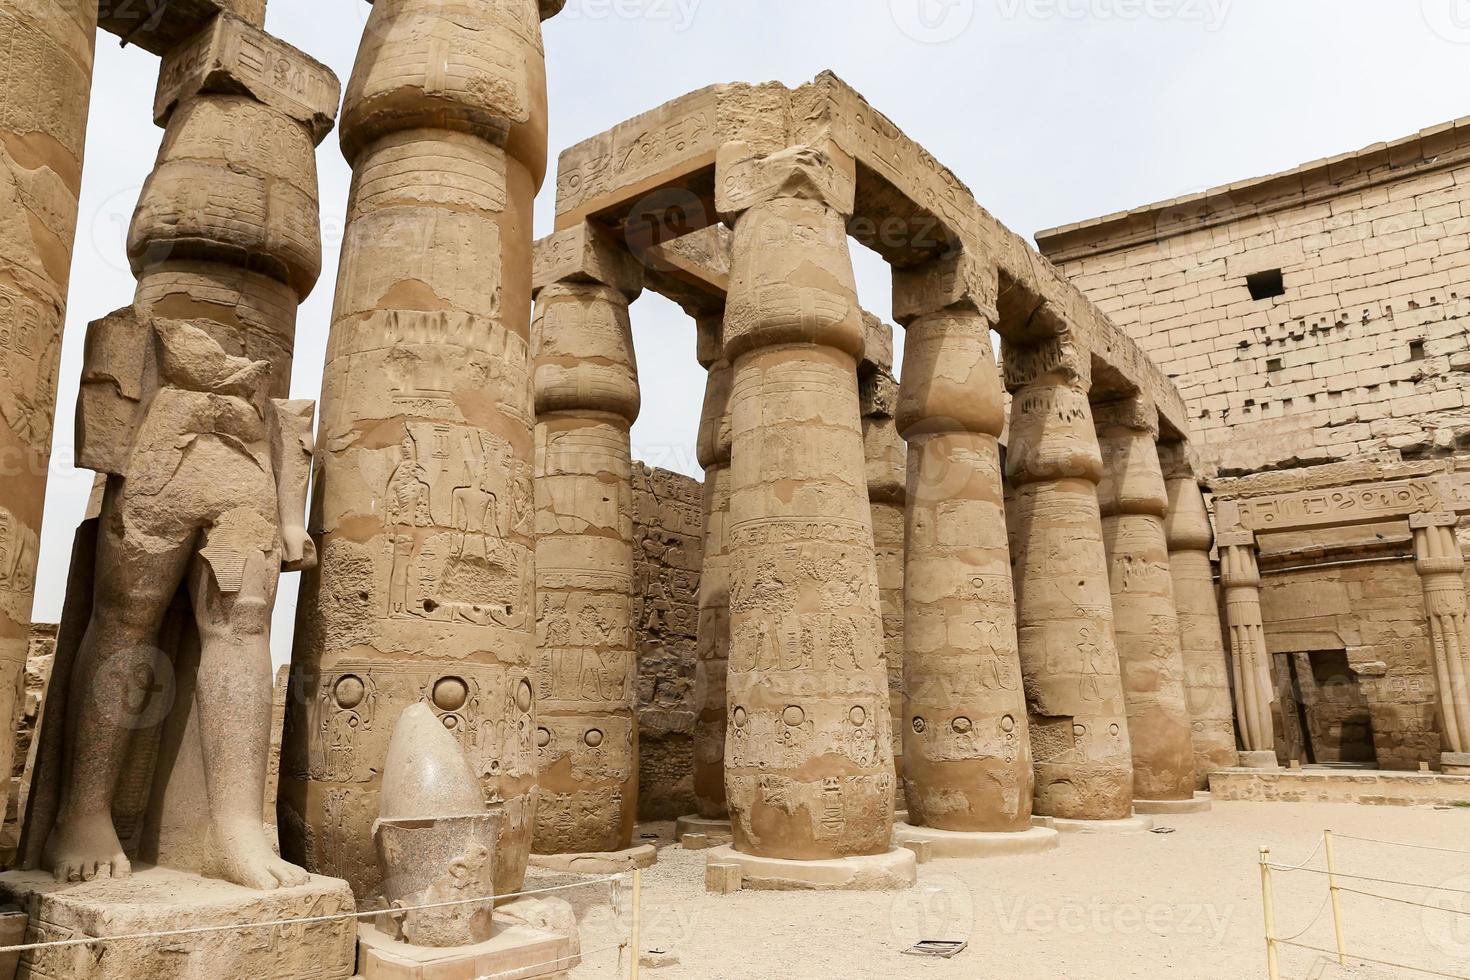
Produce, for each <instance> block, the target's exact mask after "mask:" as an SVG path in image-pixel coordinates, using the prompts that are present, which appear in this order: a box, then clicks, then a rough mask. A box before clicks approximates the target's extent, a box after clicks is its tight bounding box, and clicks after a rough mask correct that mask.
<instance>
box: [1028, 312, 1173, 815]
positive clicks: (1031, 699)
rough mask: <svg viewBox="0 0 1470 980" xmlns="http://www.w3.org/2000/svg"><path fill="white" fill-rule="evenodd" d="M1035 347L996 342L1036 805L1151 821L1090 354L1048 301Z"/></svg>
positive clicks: (1037, 324) (1038, 316)
mask: <svg viewBox="0 0 1470 980" xmlns="http://www.w3.org/2000/svg"><path fill="white" fill-rule="evenodd" d="M1031 323H1032V326H1033V328H1034V329H1036V330H1037V335H1036V340H1035V341H1034V342H1032V343H1030V344H1019V343H1016V342H1012V341H1007V342H1005V343H1004V345H1003V347H1002V357H1003V360H1004V362H1005V378H1006V386H1007V388H1008V389H1009V391H1010V392H1011V426H1010V433H1009V442H1008V444H1007V447H1006V477H1007V479H1008V481H1009V484H1010V495H1009V497H1008V498H1007V501H1006V524H1007V527H1008V528H1009V532H1010V554H1011V564H1012V567H1013V569H1014V576H1013V577H1014V586H1015V590H1016V616H1017V642H1018V647H1019V650H1020V660H1021V673H1022V676H1023V679H1024V683H1025V690H1026V694H1027V702H1028V704H1027V709H1028V711H1029V712H1030V719H1029V720H1030V732H1031V756H1032V763H1033V765H1034V766H1035V769H1036V799H1035V807H1034V809H1035V812H1036V813H1038V814H1041V815H1043V816H1048V817H1054V818H1056V819H1057V825H1058V827H1059V828H1069V827H1070V826H1071V825H1072V822H1075V821H1088V823H1087V824H1086V826H1089V827H1097V828H1117V829H1120V830H1128V829H1139V828H1141V829H1147V828H1148V826H1150V823H1149V821H1148V820H1147V819H1146V818H1143V819H1135V818H1133V816H1132V814H1133V759H1132V751H1131V748H1130V745H1129V736H1128V715H1127V709H1126V705H1125V703H1124V698H1123V686H1122V680H1121V678H1120V676H1119V668H1118V649H1117V646H1116V645H1115V643H1114V639H1113V600H1112V595H1111V593H1110V591H1109V589H1108V560H1107V553H1106V551H1105V549H1104V547H1103V536H1102V518H1101V515H1100V513H1099V511H1098V502H1097V486H1098V483H1099V482H1100V481H1101V480H1102V455H1101V451H1100V450H1099V448H1098V442H1097V433H1096V431H1095V429H1094V428H1093V422H1092V408H1091V406H1090V405H1089V404H1088V400H1087V393H1088V389H1089V388H1090V387H1091V384H1092V370H1091V367H1092V365H1091V357H1090V355H1089V353H1088V352H1087V350H1086V348H1085V347H1083V346H1082V345H1081V344H1080V343H1079V342H1078V340H1077V339H1076V338H1075V337H1074V336H1073V335H1072V334H1071V333H1070V331H1069V330H1068V329H1067V327H1066V325H1065V323H1064V322H1063V321H1062V320H1061V318H1060V317H1059V316H1057V315H1056V314H1054V313H1053V312H1052V311H1051V310H1050V308H1048V307H1045V306H1043V307H1042V308H1041V309H1040V310H1038V311H1037V312H1036V313H1035V314H1034V315H1033V316H1032V318H1031Z"/></svg>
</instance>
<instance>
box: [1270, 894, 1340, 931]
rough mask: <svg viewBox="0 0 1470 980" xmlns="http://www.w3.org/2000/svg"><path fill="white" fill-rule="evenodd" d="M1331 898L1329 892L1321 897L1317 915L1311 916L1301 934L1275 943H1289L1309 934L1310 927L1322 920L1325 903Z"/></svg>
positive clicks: (1325, 907)
mask: <svg viewBox="0 0 1470 980" xmlns="http://www.w3.org/2000/svg"><path fill="white" fill-rule="evenodd" d="M1331 898H1332V895H1331V893H1330V892H1329V893H1328V894H1326V895H1323V896H1322V904H1321V905H1319V906H1317V914H1316V915H1314V916H1312V921H1311V922H1308V923H1307V927H1306V928H1305V929H1303V930H1302V931H1301V932H1299V933H1297V934H1296V935H1294V936H1291V937H1290V938H1288V939H1278V940H1276V941H1277V942H1278V943H1287V942H1291V940H1292V939H1300V938H1302V937H1303V936H1305V935H1306V934H1307V933H1309V932H1311V931H1312V927H1313V926H1315V925H1316V924H1317V920H1318V919H1320V918H1322V913H1323V912H1324V911H1326V909H1327V902H1328V900H1329V899H1331Z"/></svg>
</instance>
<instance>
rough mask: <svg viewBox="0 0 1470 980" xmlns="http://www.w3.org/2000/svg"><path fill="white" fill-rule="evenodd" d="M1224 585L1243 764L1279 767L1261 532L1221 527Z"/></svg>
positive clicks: (1218, 542)
mask: <svg viewBox="0 0 1470 980" xmlns="http://www.w3.org/2000/svg"><path fill="white" fill-rule="evenodd" d="M1215 546H1216V547H1217V548H1219V550H1220V587H1221V588H1222V589H1224V590H1225V627H1226V629H1227V630H1228V631H1229V634H1230V659H1231V670H1232V672H1233V674H1234V680H1235V718H1236V721H1237V722H1238V723H1239V725H1240V742H1241V744H1242V745H1243V746H1244V747H1245V749H1244V751H1242V752H1241V753H1240V765H1241V767H1242V768H1246V769H1277V768H1280V765H1281V764H1280V762H1279V761H1278V760H1277V758H1276V734H1275V725H1274V723H1273V722H1272V717H1271V716H1272V710H1271V709H1272V703H1273V702H1274V701H1275V700H1276V694H1275V685H1273V684H1272V683H1271V656H1270V654H1269V653H1267V652H1266V630H1265V626H1264V625H1263V623H1262V620H1261V569H1260V567H1259V565H1258V564H1257V563H1256V536H1255V534H1254V533H1253V532H1251V531H1241V530H1232V531H1222V532H1221V533H1220V534H1217V535H1216V536H1215Z"/></svg>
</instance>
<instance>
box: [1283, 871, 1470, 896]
mask: <svg viewBox="0 0 1470 980" xmlns="http://www.w3.org/2000/svg"><path fill="white" fill-rule="evenodd" d="M1267 867H1269V868H1270V869H1271V870H1272V871H1305V872H1307V873H1308V874H1314V875H1331V874H1336V876H1337V877H1339V878H1354V879H1356V880H1358V881H1371V882H1373V883H1374V884H1378V885H1400V886H1402V887H1404V888H1428V889H1430V890H1432V891H1437V892H1453V893H1455V894H1457V895H1470V889H1465V888H1446V887H1444V886H1443V885H1430V884H1425V883H1424V882H1422V881H1396V880H1395V879H1393V878H1372V877H1369V876H1368V875H1354V874H1348V873H1347V872H1346V871H1338V872H1331V871H1323V870H1321V869H1320V868H1302V867H1296V868H1283V867H1281V866H1280V865H1277V864H1269V865H1267ZM1344 890H1346V889H1344Z"/></svg>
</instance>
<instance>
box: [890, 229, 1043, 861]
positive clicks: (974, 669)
mask: <svg viewBox="0 0 1470 980" xmlns="http://www.w3.org/2000/svg"><path fill="white" fill-rule="evenodd" d="M997 289H998V285H997V279H996V272H995V270H994V269H993V268H989V267H985V266H982V265H980V264H979V262H977V261H976V260H974V259H972V258H970V257H969V256H963V255H960V256H956V257H954V258H951V259H949V260H943V261H940V262H936V263H934V264H932V265H930V266H927V267H923V268H921V269H918V270H915V271H911V272H902V273H899V274H898V275H896V276H895V278H894V315H895V316H896V317H897V318H898V320H899V322H900V323H902V324H903V325H904V327H905V329H906V331H907V332H906V335H905V342H904V362H903V381H902V383H901V385H900V387H899V399H898V428H899V432H900V433H901V434H902V435H903V438H904V440H905V441H906V442H907V443H908V481H907V482H908V519H907V526H906V535H905V549H904V583H905V588H904V658H903V672H904V715H903V740H904V758H905V760H906V762H907V765H906V768H905V773H904V791H905V795H906V797H907V799H908V809H909V823H910V824H913V825H915V826H916V827H922V828H927V829H930V830H937V831H947V832H951V833H963V834H967V835H976V834H1001V835H1012V834H1021V833H1024V832H1029V831H1030V830H1031V829H1032V828H1031V806H1032V797H1033V794H1034V791H1035V776H1034V774H1033V772H1032V762H1031V745H1030V740H1029V735H1028V726H1027V720H1026V694H1025V691H1024V690H1023V689H1022V686H1021V665H1020V657H1019V653H1018V652H1017V646H1016V600H1015V591H1014V589H1013V587H1012V583H1011V563H1010V552H1009V547H1008V543H1007V540H1006V517H1005V503H1004V500H1005V491H1004V489H1003V487H1002V481H1001V464H1000V442H999V439H1000V434H1001V432H1002V430H1003V429H1004V428H1005V397H1004V394H1003V392H1002V388H1001V380H1000V374H999V372H998V371H997V370H996V367H995V355H994V351H993V348H992V347H991V341H990V330H991V327H992V326H993V325H994V324H995V322H996V320H997V317H998V314H997V312H996V306H995V304H996V293H997ZM902 832H907V831H902ZM902 832H901V833H902ZM1037 834H1039V835H1042V836H1044V837H1046V838H1047V839H1048V841H1049V843H1052V844H1054V843H1055V840H1056V833H1055V831H1050V830H1038V831H1037Z"/></svg>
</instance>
